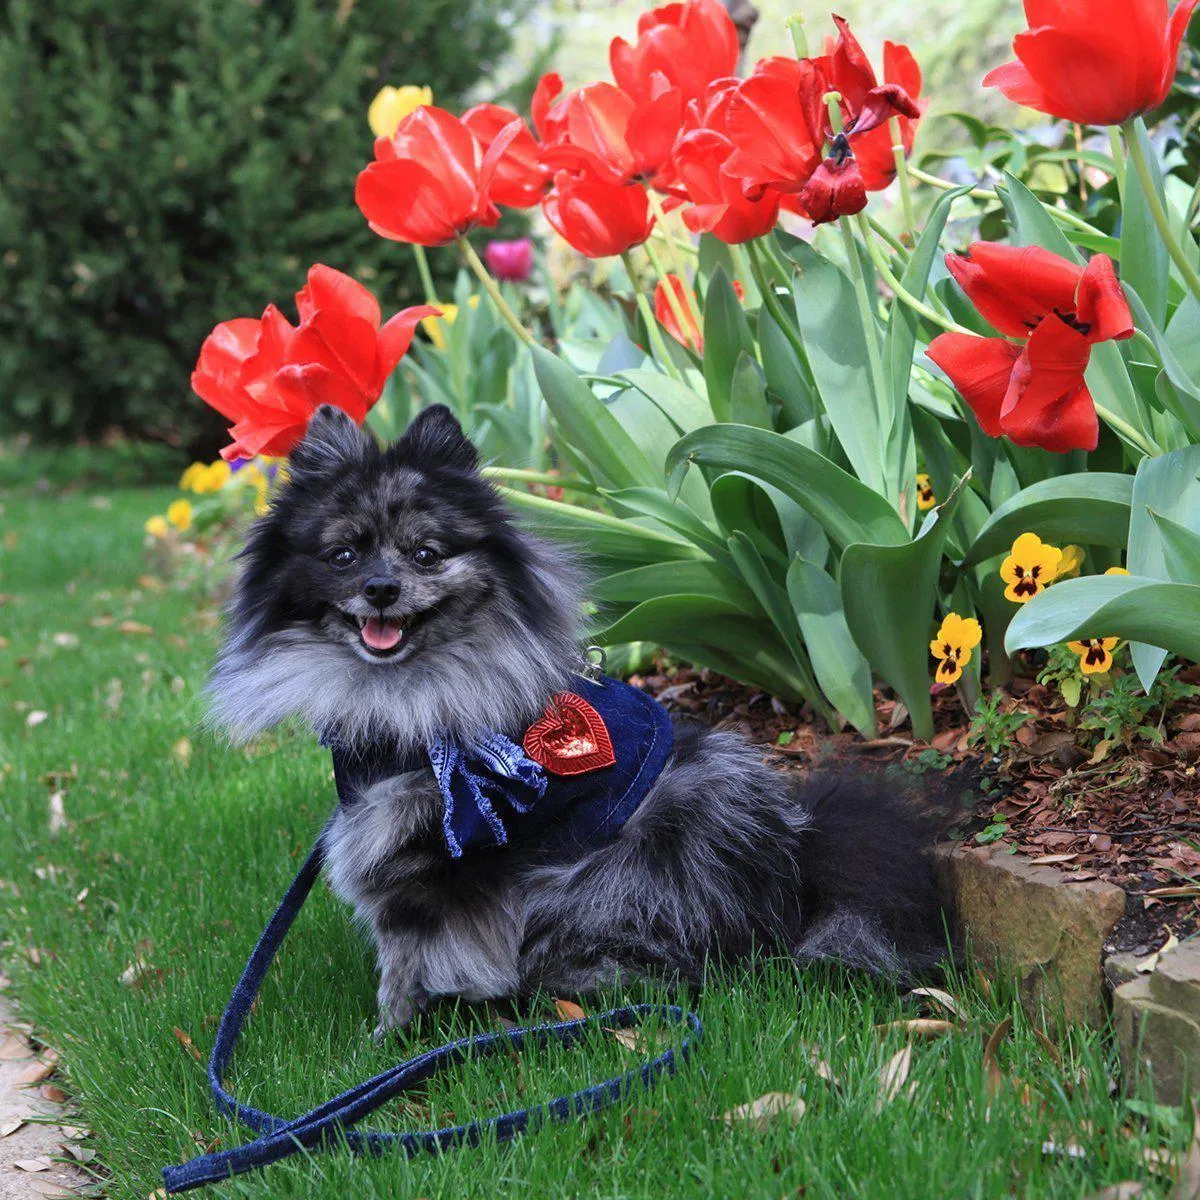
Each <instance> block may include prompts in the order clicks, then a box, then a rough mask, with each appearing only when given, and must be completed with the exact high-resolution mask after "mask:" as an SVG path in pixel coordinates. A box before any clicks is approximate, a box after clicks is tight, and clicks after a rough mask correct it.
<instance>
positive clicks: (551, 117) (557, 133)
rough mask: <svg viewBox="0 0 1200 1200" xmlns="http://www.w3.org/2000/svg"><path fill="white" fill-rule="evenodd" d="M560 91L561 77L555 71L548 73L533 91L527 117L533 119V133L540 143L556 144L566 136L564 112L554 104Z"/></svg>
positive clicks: (559, 106)
mask: <svg viewBox="0 0 1200 1200" xmlns="http://www.w3.org/2000/svg"><path fill="white" fill-rule="evenodd" d="M562 90H563V81H562V76H561V75H560V74H559V73H558V72H557V71H548V72H547V73H546V74H545V75H543V76H542V77H541V79H539V80H538V81H537V87H535V88H534V89H533V99H532V100H531V101H530V104H529V115H530V116H531V117H532V118H533V131H534V133H536V134H537V136H538V139H539V140H540V141H542V142H557V141H560V140H561V139H562V138H563V137H564V136H565V135H566V111H565V110H564V108H563V106H562V105H561V104H560V105H555V104H554V101H555V100H557V99H558V97H559V96H560V95H561V94H562Z"/></svg>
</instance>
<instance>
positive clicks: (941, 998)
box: [908, 987, 963, 1017]
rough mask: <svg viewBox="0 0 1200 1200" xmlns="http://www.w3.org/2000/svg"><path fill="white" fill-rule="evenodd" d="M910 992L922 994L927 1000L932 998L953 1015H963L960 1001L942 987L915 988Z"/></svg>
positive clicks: (916, 994) (913, 994)
mask: <svg viewBox="0 0 1200 1200" xmlns="http://www.w3.org/2000/svg"><path fill="white" fill-rule="evenodd" d="M908 994H909V995H910V996H921V997H923V998H924V999H926V1000H932V1001H933V1002H934V1003H935V1004H940V1005H941V1007H942V1008H944V1009H945V1010H946V1011H947V1012H948V1013H949V1014H950V1015H951V1016H953V1017H961V1016H962V1015H963V1012H962V1009H960V1008H959V1006H958V1001H957V1000H955V998H954V997H953V996H952V995H950V993H949V992H944V991H942V989H941V988H935V987H919V988H913V990H912V991H911V992H909V993H908Z"/></svg>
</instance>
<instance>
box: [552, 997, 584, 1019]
mask: <svg viewBox="0 0 1200 1200" xmlns="http://www.w3.org/2000/svg"><path fill="white" fill-rule="evenodd" d="M554 1008H555V1010H556V1011H557V1013H558V1015H559V1018H560V1020H563V1021H581V1020H582V1019H583V1018H584V1017H586V1016H587V1013H585V1012H584V1011H583V1009H582V1008H580V1007H579V1005H578V1004H576V1003H575V1002H574V1001H573V1000H555V1001H554Z"/></svg>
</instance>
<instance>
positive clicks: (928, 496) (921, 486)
mask: <svg viewBox="0 0 1200 1200" xmlns="http://www.w3.org/2000/svg"><path fill="white" fill-rule="evenodd" d="M936 504H937V497H936V496H935V495H934V494H933V484H932V483H931V482H930V480H929V476H928V475H918V476H917V507H918V508H919V509H920V510H921V511H922V512H928V510H929V509H931V508H933V507H934V506H935V505H936Z"/></svg>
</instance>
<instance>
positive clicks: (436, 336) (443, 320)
mask: <svg viewBox="0 0 1200 1200" xmlns="http://www.w3.org/2000/svg"><path fill="white" fill-rule="evenodd" d="M467 307H468V308H470V309H476V308H478V307H479V297H478V296H471V297H470V298H469V299H468V300H467ZM438 308H440V309H441V310H442V315H441V316H440V317H425V318H423V319H422V321H421V328H422V329H423V330H425V333H426V334H427V335H428V337H429V340H430V341H431V342H432V343H433V344H434V345H435V346H436V347H437V348H438V349H439V350H445V348H446V330H445V326H447V325H453V324H454V322H455V321H457V320H458V305H457V304H439V305H438Z"/></svg>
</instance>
